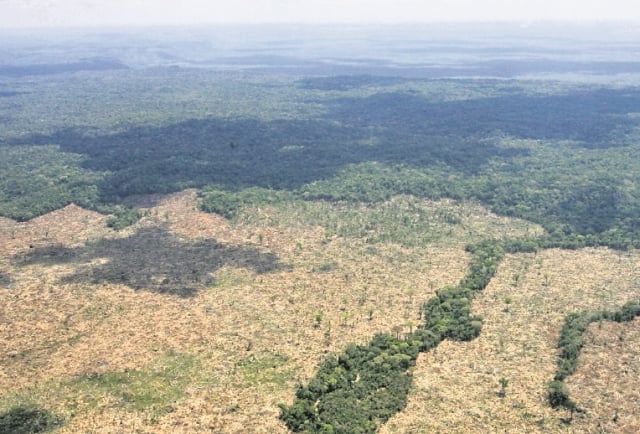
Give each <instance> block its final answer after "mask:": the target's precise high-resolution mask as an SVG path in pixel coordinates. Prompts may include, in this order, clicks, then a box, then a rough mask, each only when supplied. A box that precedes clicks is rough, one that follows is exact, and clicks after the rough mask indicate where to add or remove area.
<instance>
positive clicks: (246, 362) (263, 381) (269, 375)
mask: <svg viewBox="0 0 640 434" xmlns="http://www.w3.org/2000/svg"><path fill="white" fill-rule="evenodd" d="M287 362H288V358H287V357H286V356H284V355H281V354H277V353H271V352H262V353H259V354H251V355H249V356H246V357H243V358H242V359H240V360H239V361H238V362H237V363H236V367H237V368H238V370H239V372H240V374H241V376H242V381H243V382H244V383H245V384H246V385H248V386H260V387H268V388H270V389H282V388H284V387H286V385H287V381H288V380H289V379H291V377H292V373H291V369H288V368H286V366H287Z"/></svg>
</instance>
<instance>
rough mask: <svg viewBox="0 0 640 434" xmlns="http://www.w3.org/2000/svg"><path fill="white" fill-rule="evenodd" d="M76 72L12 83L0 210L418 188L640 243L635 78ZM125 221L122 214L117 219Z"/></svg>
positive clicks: (568, 242) (351, 195)
mask: <svg viewBox="0 0 640 434" xmlns="http://www.w3.org/2000/svg"><path fill="white" fill-rule="evenodd" d="M86 74H89V76H86V77H85V76H84V75H80V76H76V77H74V78H73V79H71V78H56V79H54V80H53V81H52V82H49V81H46V82H45V81H44V80H42V81H39V79H38V78H37V77H36V78H33V79H32V80H33V83H32V84H31V85H30V87H29V92H26V91H25V90H26V87H25V86H24V85H23V84H21V83H18V82H11V80H4V81H5V84H4V86H3V87H6V88H9V89H13V92H15V93H14V94H11V93H8V94H7V95H6V96H4V97H3V98H1V99H0V110H1V113H2V116H3V117H5V118H6V119H5V122H4V123H5V124H6V128H5V129H4V132H3V134H2V137H0V157H1V158H0V164H1V165H2V167H1V168H2V170H1V171H0V199H1V200H0V214H2V215H5V216H8V217H12V218H16V219H19V220H25V219H29V218H32V217H34V216H37V215H40V214H42V213H45V212H47V211H51V210H53V209H56V208H59V207H61V206H64V205H66V204H68V203H70V202H75V203H77V204H79V205H82V206H85V207H89V208H92V209H96V210H99V211H103V212H110V213H111V212H115V211H117V209H116V208H114V205H117V204H121V203H122V199H123V198H125V197H126V196H128V195H131V194H144V193H157V192H171V191H177V190H181V189H184V188H187V187H205V186H208V187H207V188H206V189H205V190H204V191H203V203H202V208H203V209H205V210H209V211H215V212H220V213H221V214H223V215H225V216H227V217H232V216H234V215H235V213H236V211H237V209H238V208H239V207H241V206H242V205H243V204H246V203H258V204H260V203H265V204H268V203H272V202H274V201H282V200H289V199H290V198H297V199H302V200H318V199H324V200H332V201H347V202H353V201H356V202H366V203H374V202H380V201H383V200H386V199H388V198H390V197H392V196H394V195H398V194H410V195H414V196H416V197H426V198H431V199H438V198H442V197H451V198H454V199H471V200H476V201H480V202H482V203H484V204H486V205H487V206H489V207H490V208H491V209H492V210H494V211H495V212H497V213H500V214H505V215H509V216H516V217H522V218H525V219H528V220H531V221H533V222H536V223H539V224H541V225H543V226H544V228H545V229H546V230H547V232H548V233H549V236H550V237H551V239H552V240H553V242H552V243H555V244H556V245H562V246H567V247H581V246H585V245H609V246H612V247H616V248H628V247H631V246H638V242H639V241H638V240H640V223H639V222H638V217H637V216H638V215H639V213H638V210H639V209H640V193H639V192H638V175H637V174H638V173H640V167H638V165H639V164H640V158H638V157H639V155H638V153H639V152H640V145H639V144H638V142H637V139H638V137H639V136H640V135H639V134H638V131H639V130H638V128H639V122H640V119H639V117H638V112H637V110H638V109H637V106H638V101H639V100H640V91H638V89H637V88H636V87H625V88H611V87H606V86H601V85H598V86H595V85H570V84H563V83H537V82H526V81H495V80H487V79H485V80H409V79H397V80H389V79H387V78H385V79H376V78H375V77H370V76H362V77H358V76H356V77H336V78H333V79H332V80H328V79H326V78H318V79H313V78H306V79H304V80H300V81H298V80H297V79H296V78H291V79H289V78H281V77H280V78H277V79H274V81H273V82H269V80H267V79H265V78H250V79H240V78H228V77H225V76H223V75H221V74H218V73H213V72H209V73H205V72H203V71H194V70H146V71H144V72H138V71H122V72H119V71H109V72H102V73H100V74H102V75H98V73H96V72H92V73H86ZM90 74H96V76H91V75H90ZM314 80H317V81H318V84H317V85H315V84H314V83H315V81H314ZM169 85H171V86H172V87H171V88H169V87H167V86H169ZM345 89H346V90H345ZM63 92H64V94H63ZM131 93H135V94H139V95H140V99H139V100H138V101H134V102H132V101H130V100H129V99H128V95H129V94H131ZM88 94H91V96H92V100H91V101H87V100H86V95H88ZM185 95H186V96H185ZM189 95H191V96H190V98H191V99H189ZM228 95H234V97H233V98H234V99H233V100H230V99H228ZM235 95H239V96H240V97H239V98H237V97H235ZM72 96H74V97H76V98H77V99H76V100H74V101H71V100H70V98H71V97H72ZM173 98H178V101H177V102H176V101H175V100H173ZM59 99H63V101H62V104H59V105H54V104H57V103H58V102H59ZM256 100H259V102H258V103H257V104H255V105H254V104H252V103H253V102H254V101H256ZM93 101H95V102H93ZM294 101H296V104H294ZM105 110H106V113H105ZM51 111H54V112H55V113H53V114H50V113H51ZM105 114H106V116H104V115H105ZM31 119H40V120H39V121H38V122H37V123H35V124H34V123H29V122H30V120H31ZM135 218H136V214H135V213H130V212H127V211H126V210H125V211H122V210H121V209H120V211H118V217H117V218H116V219H114V220H113V227H114V228H120V227H123V226H125V225H126V224H129V223H131V222H133V221H135ZM549 243H551V242H549Z"/></svg>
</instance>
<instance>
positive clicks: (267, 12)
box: [0, 0, 640, 28]
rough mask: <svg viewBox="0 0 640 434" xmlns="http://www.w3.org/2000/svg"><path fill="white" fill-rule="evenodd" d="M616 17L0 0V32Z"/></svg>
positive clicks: (480, 9)
mask: <svg viewBox="0 0 640 434" xmlns="http://www.w3.org/2000/svg"><path fill="white" fill-rule="evenodd" d="M616 20H624V21H635V22H640V6H638V4H637V0H0V28H10V27H11V28H14V27H40V26H47V27H50V26H81V27H97V26H120V25H167V24H168V25H189V24H257V23H354V24H369V23H402V22H434V21H444V22H468V21H516V22H523V23H528V22H535V21H616Z"/></svg>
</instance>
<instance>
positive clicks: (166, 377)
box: [68, 353, 199, 414]
mask: <svg viewBox="0 0 640 434" xmlns="http://www.w3.org/2000/svg"><path fill="white" fill-rule="evenodd" d="M198 365H199V363H198V360H197V359H196V358H195V357H193V356H191V355H186V354H175V353H169V354H167V355H165V356H163V357H161V358H160V359H159V360H157V361H155V362H154V363H153V364H152V365H150V366H149V367H147V368H146V369H135V370H130V371H127V370H125V371H116V372H107V373H104V374H86V375H84V376H82V377H80V378H78V379H77V380H75V381H73V382H72V383H71V384H70V385H69V391H70V392H72V395H73V397H71V398H70V400H69V401H68V402H69V403H70V404H71V405H72V406H73V403H74V401H75V403H76V404H77V398H78V397H83V400H85V402H86V403H88V404H89V406H91V407H93V406H95V405H97V404H98V403H99V402H101V401H102V400H103V399H104V398H107V397H108V398H111V399H112V400H114V401H115V402H116V405H118V406H121V407H125V408H127V409H129V410H133V411H151V412H152V413H154V414H162V413H164V412H166V411H167V408H168V407H169V406H170V405H171V404H172V403H174V402H176V401H178V400H179V399H180V398H181V397H182V396H183V394H184V390H185V388H186V387H187V385H189V384H190V383H191V382H192V376H193V375H194V373H195V372H194V371H195V369H196V368H197V367H198Z"/></svg>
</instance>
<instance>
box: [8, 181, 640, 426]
mask: <svg viewBox="0 0 640 434" xmlns="http://www.w3.org/2000/svg"><path fill="white" fill-rule="evenodd" d="M131 200H132V202H133V203H135V205H137V206H140V207H142V208H143V209H145V210H146V211H147V215H146V216H145V217H144V218H143V219H142V220H141V221H140V222H138V223H137V224H136V225H134V226H133V227H131V228H128V229H126V230H124V231H121V232H114V231H112V230H110V229H108V228H107V227H106V219H107V218H106V217H105V216H102V215H100V214H97V213H94V212H91V211H86V210H83V209H81V208H79V207H76V206H73V205H72V206H68V207H66V208H64V209H61V210H59V211H55V212H53V213H50V214H47V215H44V216H42V217H39V218H36V219H34V220H31V221H29V222H26V223H16V222H14V221H12V220H9V219H1V220H0V249H1V251H0V278H1V280H0V285H1V286H2V290H1V293H0V298H1V301H2V303H1V306H2V307H1V310H0V345H2V347H3V348H5V351H4V352H3V353H2V354H0V388H2V389H3V390H5V391H6V393H5V394H4V395H3V397H2V398H1V400H0V412H2V411H5V410H6V409H9V408H10V407H12V406H14V405H15V404H16V403H22V404H29V403H31V404H34V405H37V406H38V407H42V408H45V409H48V410H50V411H51V412H52V413H55V414H59V415H61V416H63V417H64V419H65V424H64V425H63V426H62V427H61V428H60V429H59V432H86V431H90V432H110V433H111V432H149V433H151V432H154V433H155V432H211V431H213V432H224V433H234V432H238V433H240V432H286V431H287V430H286V428H285V426H284V425H283V424H282V423H281V422H280V421H279V420H278V413H279V411H278V408H277V404H278V403H280V402H283V403H291V402H292V400H293V394H294V390H295V386H296V384H297V383H298V382H302V383H305V382H306V381H307V380H308V379H309V378H310V377H311V376H313V375H314V372H315V369H316V368H317V365H318V363H319V362H320V361H321V360H322V359H323V358H324V357H326V356H327V355H329V354H332V353H336V352H339V351H340V350H341V349H342V348H344V346H345V345H346V344H347V343H349V342H367V341H368V340H369V339H370V337H371V336H372V335H373V334H374V333H375V332H379V331H385V332H394V333H396V332H398V333H401V332H404V331H409V330H410V329H411V328H412V327H415V326H416V325H417V324H419V322H420V321H419V320H418V318H417V314H418V311H419V306H420V305H421V304H422V303H423V302H424V301H426V300H427V299H429V298H430V297H432V296H433V294H434V292H435V290H436V289H438V288H441V287H443V286H445V285H454V284H456V283H457V282H458V281H459V280H460V278H461V277H462V276H463V275H464V273H465V271H466V266H467V261H468V255H467V253H465V251H464V246H465V244H466V243H468V242H470V241H473V240H479V239H482V238H485V237H497V238H500V237H502V236H507V235H508V236H513V235H522V234H525V233H534V232H538V231H539V228H537V227H534V226H533V225H532V224H530V223H526V222H524V221H520V220H514V219H507V218H504V217H498V216H496V215H494V214H491V213H489V212H487V211H486V210H485V209H483V208H481V207H479V206H477V205H474V204H470V203H467V202H463V203H457V202H452V201H441V202H429V201H423V200H419V201H414V200H413V199H412V198H410V197H402V196H399V197H394V198H392V199H391V200H390V201H388V202H385V203H382V204H380V205H375V206H373V208H371V207H366V206H362V207H357V206H356V207H347V206H346V205H344V206H342V205H340V204H333V205H331V204H328V203H324V202H313V203H311V204H306V205H305V206H304V207H302V206H301V205H300V204H296V203H291V204H283V205H278V206H266V207H262V208H247V209H244V210H243V211H242V213H241V215H239V217H238V218H237V219H236V221H234V222H233V223H230V222H229V221H227V220H225V219H222V218H220V217H218V216H215V215H211V214H205V213H202V212H199V211H197V209H196V193H195V191H192V190H188V191H185V192H182V193H178V194H173V195H166V196H161V195H157V196H156V195H154V196H143V197H136V198H132V199H131ZM409 205H411V206H413V207H414V208H412V210H414V211H415V213H416V216H418V217H416V218H420V219H424V220H425V221H427V222H429V224H424V225H421V226H420V225H419V227H421V228H422V231H423V232H422V233H420V234H416V236H417V237H419V239H420V240H421V241H420V243H418V244H417V245H411V244H410V243H405V245H400V244H397V243H393V242H391V241H385V242H382V241H379V242H375V243H371V242H367V238H369V239H371V238H375V237H369V236H363V235H362V230H361V229H362V228H363V227H367V228H368V229H367V230H369V231H371V232H372V233H371V234H370V235H375V234H376V233H384V232H385V231H387V232H389V233H393V231H392V229H393V226H397V225H399V222H394V221H393V216H394V214H393V213H387V214H385V212H386V211H385V210H388V209H392V210H393V209H397V208H398V207H404V206H409ZM416 207H417V208H416ZM346 208H349V209H350V210H348V209H346ZM416 210H417V211H416ZM347 212H349V213H351V214H350V219H351V220H349V221H352V225H353V226H352V227H350V228H349V227H348V228H339V230H337V231H336V230H331V231H328V230H327V227H323V226H320V225H316V224H314V222H316V221H317V220H318V217H317V216H315V215H316V214H317V213H320V214H321V215H323V216H324V217H325V218H331V217H332V216H334V215H335V216H336V218H343V217H344V215H345V213H347ZM405 214H406V213H405ZM379 215H383V216H385V219H386V220H384V219H382V220H384V221H386V222H387V223H384V224H383V223H381V224H378V225H371V224H370V223H371V222H372V221H378V220H376V219H378V218H379ZM314 216H315V217H314ZM327 216H328V217H327ZM358 219H359V220H358ZM367 225H369V226H367ZM414 227H415V225H414ZM349 234H353V235H349ZM356 235H357V236H356ZM400 238H401V237H400ZM379 239H384V237H382V238H379ZM639 262H640V255H638V254H637V253H636V252H635V251H634V252H632V253H630V254H627V253H624V254H620V253H617V252H614V251H610V250H607V249H586V250H580V251H563V250H547V251H544V252H541V253H538V254H537V255H534V254H518V255H509V256H507V258H506V259H505V261H503V263H502V264H501V265H500V268H499V271H498V274H497V275H496V276H495V277H494V279H493V280H492V282H491V283H490V285H489V286H488V287H487V289H486V290H485V291H484V292H483V293H481V294H479V295H478V296H477V297H476V299H475V300H474V302H473V303H474V304H473V306H474V313H477V314H480V315H482V316H483V317H484V326H483V330H482V333H481V335H480V337H479V338H477V339H476V340H474V341H472V342H468V343H452V342H447V341H445V342H444V343H443V344H441V345H440V346H439V347H437V348H436V350H435V351H432V352H429V353H426V354H422V355H421V356H420V357H419V359H418V365H417V366H416V369H415V373H414V382H413V384H414V389H413V391H412V393H411V394H410V396H409V404H408V406H407V408H406V410H405V411H403V412H401V413H399V414H398V415H396V416H395V417H394V418H392V419H391V420H390V421H389V422H388V423H387V425H386V426H384V427H383V428H382V429H381V432H383V433H389V432H491V431H493V430H497V431H508V432H532V431H540V432H554V431H575V432H586V431H589V430H591V431H594V430H599V429H600V428H601V427H604V428H605V429H606V430H607V431H609V432H633V429H634V428H636V429H637V427H638V426H640V420H639V419H638V416H636V412H635V408H637V399H638V396H637V392H634V391H637V390H639V389H640V387H639V386H640V384H638V383H639V382H640V379H639V376H638V375H637V374H638V362H637V360H636V357H634V355H637V354H638V348H637V343H638V342H640V340H638V339H637V334H638V333H639V330H640V323H639V322H638V321H635V322H633V323H630V324H607V323H605V324H602V325H600V326H599V325H598V324H593V325H592V326H591V327H590V328H589V332H588V333H589V337H588V339H587V342H588V345H587V347H585V349H584V350H583V353H584V354H583V356H581V361H580V363H581V364H580V367H579V369H578V372H577V373H576V374H575V375H574V376H573V377H570V378H569V379H568V380H567V385H568V386H569V388H570V391H571V393H572V397H573V398H574V399H575V400H576V401H577V402H578V405H579V407H581V408H583V409H584V410H585V412H584V413H580V414H577V415H575V417H574V420H573V422H572V424H570V425H569V424H564V423H563V422H561V421H560V418H562V417H566V416H567V415H566V414H565V413H564V412H562V411H554V410H552V409H550V408H549V407H548V405H547V402H546V396H545V391H546V383H547V382H548V381H549V380H550V379H551V378H552V377H553V372H554V370H555V360H556V350H555V345H556V341H557V337H558V334H559V330H560V328H561V326H562V322H563V319H564V317H565V315H566V314H567V313H569V312H572V311H582V310H590V309H601V308H606V309H616V308H618V307H619V306H620V305H621V304H622V303H624V302H625V301H628V300H631V299H634V297H635V298H637V297H638V289H637V284H638V279H640V274H639V272H638V271H637V270H639V269H640V268H639V267H638V265H639ZM516 276H517V277H516ZM507 298H509V299H510V302H509V303H507V302H506V301H505V300H507ZM614 360H615V362H614ZM618 365H619V366H618ZM501 378H506V379H507V380H508V385H507V387H506V396H505V397H503V398H501V397H499V396H498V392H499V391H500V383H499V381H500V379H501ZM614 418H615V421H614V420H613V419H614Z"/></svg>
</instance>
